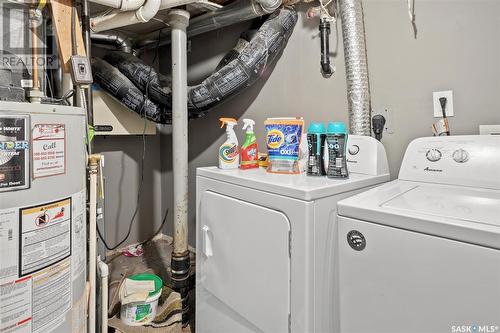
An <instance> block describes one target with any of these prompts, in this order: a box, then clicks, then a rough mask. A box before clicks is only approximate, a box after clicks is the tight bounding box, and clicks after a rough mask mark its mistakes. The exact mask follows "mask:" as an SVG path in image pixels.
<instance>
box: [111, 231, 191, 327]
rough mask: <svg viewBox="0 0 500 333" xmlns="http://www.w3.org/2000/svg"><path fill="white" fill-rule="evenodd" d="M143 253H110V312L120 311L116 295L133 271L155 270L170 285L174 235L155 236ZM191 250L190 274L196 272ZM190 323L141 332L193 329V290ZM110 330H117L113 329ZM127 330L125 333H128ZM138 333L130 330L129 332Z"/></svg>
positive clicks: (135, 272)
mask: <svg viewBox="0 0 500 333" xmlns="http://www.w3.org/2000/svg"><path fill="white" fill-rule="evenodd" d="M143 249H144V253H143V255H142V256H140V257H126V256H124V255H123V254H122V250H117V251H113V252H110V253H108V257H107V262H108V265H109V309H110V315H112V316H114V315H115V314H117V313H118V312H119V310H120V307H119V298H118V296H117V291H118V287H119V285H120V283H121V281H122V280H123V279H124V278H126V277H128V276H130V275H133V274H138V273H146V272H149V273H154V274H156V275H158V276H159V277H161V278H162V280H163V282H164V284H165V285H170V259H171V253H172V238H171V237H169V236H166V235H163V234H160V235H158V236H156V237H155V238H154V239H153V240H152V241H150V242H148V243H145V244H144V245H143ZM190 251H191V271H192V272H191V274H194V271H195V254H194V249H192V248H190ZM189 300H190V312H189V317H190V321H189V325H188V326H187V327H184V328H183V329H182V330H180V329H179V328H177V329H174V330H166V328H152V327H151V328H143V329H141V330H140V332H148V333H149V332H160V331H161V332H162V333H163V332H182V333H189V332H191V331H192V332H194V324H195V323H194V310H195V309H194V304H195V302H194V289H193V290H192V291H191V293H190V297H189ZM110 332H115V330H114V329H110ZM128 332H129V331H126V332H124V333H128ZM133 332H134V333H135V332H138V331H136V330H134V329H132V328H131V329H130V333H133Z"/></svg>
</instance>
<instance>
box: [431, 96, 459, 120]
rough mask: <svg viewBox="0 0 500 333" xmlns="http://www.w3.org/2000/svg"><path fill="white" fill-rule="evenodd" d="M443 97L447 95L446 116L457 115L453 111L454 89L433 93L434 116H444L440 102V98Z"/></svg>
mask: <svg viewBox="0 0 500 333" xmlns="http://www.w3.org/2000/svg"><path fill="white" fill-rule="evenodd" d="M441 97H446V99H447V101H446V117H453V116H454V115H455V113H454V111H453V91H452V90H447V91H435V92H433V93H432V101H433V105H434V117H436V118H442V117H443V111H442V110H441V104H440V103H439V99H440V98H441Z"/></svg>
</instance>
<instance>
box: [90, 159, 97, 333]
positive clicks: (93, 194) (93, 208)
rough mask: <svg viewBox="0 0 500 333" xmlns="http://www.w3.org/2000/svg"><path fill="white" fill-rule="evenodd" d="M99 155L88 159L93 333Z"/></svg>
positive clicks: (93, 320) (92, 323) (92, 325)
mask: <svg viewBox="0 0 500 333" xmlns="http://www.w3.org/2000/svg"><path fill="white" fill-rule="evenodd" d="M99 160H100V156H99V155H91V156H90V157H89V167H90V171H89V173H90V189H89V190H90V191H89V192H90V197H89V201H90V208H89V283H90V297H89V317H88V332H89V333H95V328H96V317H95V314H96V270H97V172H98V167H99V163H100V162H99Z"/></svg>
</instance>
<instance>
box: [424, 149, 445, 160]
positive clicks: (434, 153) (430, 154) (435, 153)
mask: <svg viewBox="0 0 500 333" xmlns="http://www.w3.org/2000/svg"><path fill="white" fill-rule="evenodd" d="M425 156H426V157H427V159H428V160H429V161H430V162H437V161H439V160H440V159H441V156H442V154H441V152H440V151H439V150H438V149H430V150H428V151H427V154H425Z"/></svg>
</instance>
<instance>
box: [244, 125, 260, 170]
mask: <svg viewBox="0 0 500 333" xmlns="http://www.w3.org/2000/svg"><path fill="white" fill-rule="evenodd" d="M243 123H244V125H243V130H245V129H246V130H247V133H246V135H245V143H243V145H242V146H241V165H240V169H253V168H258V167H259V148H258V146H257V139H256V138H255V133H254V132H253V126H254V125H255V121H253V120H252V119H243Z"/></svg>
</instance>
